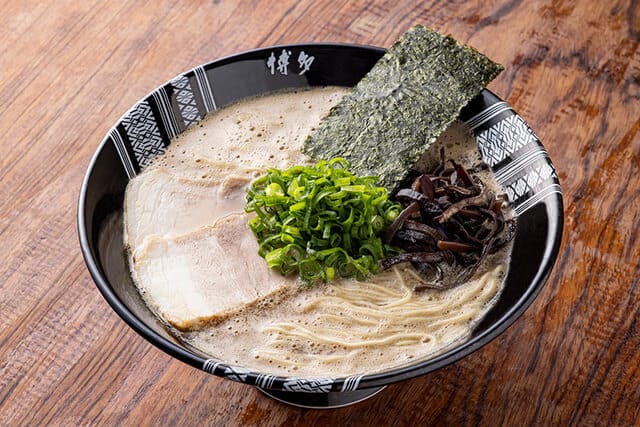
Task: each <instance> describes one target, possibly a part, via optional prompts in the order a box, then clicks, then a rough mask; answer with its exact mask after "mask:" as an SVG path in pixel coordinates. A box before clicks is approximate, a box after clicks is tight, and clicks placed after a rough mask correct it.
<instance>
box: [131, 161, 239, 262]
mask: <svg viewBox="0 0 640 427" xmlns="http://www.w3.org/2000/svg"><path fill="white" fill-rule="evenodd" d="M250 179H251V178H250V177H249V176H246V175H245V176H236V175H233V174H229V175H228V176H227V178H226V179H225V180H224V181H222V182H217V181H211V180H206V179H203V180H190V179H185V178H183V177H179V176H175V175H174V174H173V173H171V172H170V171H168V170H165V169H162V168H155V169H152V170H149V171H146V172H145V179H139V178H134V179H133V180H131V181H130V182H129V185H128V187H127V192H126V194H125V200H124V205H125V211H126V215H125V224H124V226H125V241H126V242H127V243H128V245H129V247H130V248H131V252H132V254H134V255H135V254H136V251H137V250H138V248H139V247H140V246H141V245H142V243H143V241H144V240H145V239H146V238H150V237H152V236H161V237H162V236H164V237H172V236H179V235H182V234H185V233H189V232H191V231H194V230H198V229H200V228H201V227H204V226H207V225H211V224H213V223H214V221H215V220H216V218H220V217H222V216H224V215H228V214H229V213H232V212H242V211H243V208H244V205H245V203H246V200H245V198H246V193H245V189H244V186H245V185H246V184H248V183H249V181H250Z"/></svg>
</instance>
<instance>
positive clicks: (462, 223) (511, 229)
mask: <svg viewBox="0 0 640 427" xmlns="http://www.w3.org/2000/svg"><path fill="white" fill-rule="evenodd" d="M440 159H441V160H440V164H439V165H438V167H437V168H436V169H435V170H434V172H433V173H432V174H422V175H420V176H418V177H417V178H415V179H414V180H413V182H412V183H411V186H410V188H403V189H401V190H399V191H398V192H397V193H396V195H395V199H396V200H397V201H398V202H400V203H401V204H402V205H403V206H404V210H403V211H402V212H401V213H400V215H398V217H397V218H396V220H395V221H394V223H393V224H391V225H390V226H389V227H388V229H387V232H386V234H385V236H384V237H385V243H387V244H391V245H394V246H397V247H399V248H401V249H402V250H403V251H404V252H403V253H401V254H400V255H397V256H394V257H391V258H387V259H383V260H380V268H381V269H383V270H384V269H387V268H390V267H391V266H393V265H395V264H399V263H403V262H410V263H411V264H412V265H413V267H414V269H415V271H416V272H417V273H418V274H419V276H420V278H421V284H420V285H419V286H418V287H416V290H420V289H424V288H437V289H449V288H452V287H454V286H456V285H459V284H461V283H464V282H466V281H467V280H469V279H470V278H471V277H472V276H473V274H474V273H475V272H476V270H477V269H478V267H479V266H480V265H481V264H482V262H483V261H484V259H485V258H486V257H487V255H489V254H492V253H495V252H496V251H497V250H499V249H500V248H502V247H503V246H504V245H505V244H507V243H508V242H509V241H510V240H511V239H513V236H514V235H515V221H514V220H513V219H505V216H504V210H505V208H506V206H507V203H508V200H507V196H506V195H504V194H500V195H497V196H496V195H495V194H494V193H493V191H491V190H489V189H488V188H486V186H485V185H484V184H483V183H482V181H481V180H480V178H478V176H477V175H474V174H473V173H472V172H471V171H469V170H467V169H465V168H464V167H463V166H462V165H460V164H458V163H456V162H455V161H453V160H449V161H446V160H445V154H444V150H441V151H440ZM484 168H486V166H484V165H482V166H480V167H479V169H484Z"/></svg>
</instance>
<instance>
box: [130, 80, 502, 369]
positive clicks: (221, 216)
mask: <svg viewBox="0 0 640 427" xmlns="http://www.w3.org/2000/svg"><path fill="white" fill-rule="evenodd" d="M346 92H347V90H346V89H344V88H336V87H329V88H318V89H311V90H304V91H292V92H286V93H276V94H271V95H267V96H263V97H258V98H252V99H247V100H243V101H241V102H238V103H236V104H233V105H231V106H228V107H226V108H224V109H221V110H218V111H216V112H213V113H210V114H209V115H208V116H207V118H206V119H205V120H203V121H202V122H201V123H200V124H199V125H197V126H194V127H192V128H190V129H189V130H187V131H186V132H185V133H184V134H182V135H180V136H179V137H178V138H176V139H175V140H174V141H172V143H171V145H170V147H169V148H168V150H167V152H166V153H165V154H164V155H162V156H160V157H158V158H156V159H155V160H154V161H153V163H152V164H151V166H149V167H148V168H147V169H146V170H145V171H144V172H143V173H141V174H140V175H138V176H137V177H135V178H134V179H133V180H131V182H130V183H129V185H128V187H127V191H126V195H125V215H124V216H125V218H124V222H125V244H126V246H127V248H128V251H129V256H130V267H131V274H132V277H133V279H134V282H135V283H136V286H137V287H138V289H139V291H140V293H141V295H142V296H143V298H144V300H145V302H146V304H147V305H148V306H149V308H150V309H151V310H152V311H153V312H154V313H155V314H156V315H157V316H158V317H159V318H160V319H161V320H162V321H163V322H164V323H165V324H166V325H167V327H168V328H169V329H170V330H171V331H172V333H174V335H176V336H177V337H178V338H179V339H180V340H182V341H183V342H184V343H185V344H186V345H188V346H191V347H193V348H197V349H198V350H200V351H202V352H204V353H206V354H209V355H210V356H211V357H215V358H218V359H221V360H222V361H224V362H226V363H228V364H232V365H240V366H243V367H246V368H249V369H251V370H255V371H259V372H268V373H271V374H279V375H294V376H330V377H336V376H347V375H353V374H362V373H370V372H375V371H382V370H386V369H389V368H392V367H398V366H401V365H405V364H407V363H412V362H415V361H416V360H420V359H425V358H428V357H430V356H433V355H435V354H437V353H440V352H443V351H444V350H446V349H448V348H450V347H452V346H453V345H456V344H459V343H460V342H462V341H464V340H465V339H468V337H469V336H470V334H471V332H472V330H473V328H474V326H475V325H477V323H478V322H479V321H480V320H481V319H482V317H483V316H484V315H485V314H486V312H487V311H488V310H489V309H490V308H491V306H492V305H493V303H494V302H495V301H496V299H497V297H498V295H499V294H500V291H501V288H502V285H503V282H504V277H505V275H506V269H507V266H508V251H509V247H508V246H507V247H506V248H505V249H504V250H502V251H501V252H498V253H496V254H495V255H492V256H491V257H489V258H488V259H487V262H486V263H485V265H483V266H482V267H481V268H480V269H479V271H478V273H477V274H476V276H475V277H474V278H473V279H472V280H471V281H469V282H468V283H465V284H463V285H460V286H457V287H455V288H453V289H450V290H445V291H438V290H423V291H414V287H415V286H416V285H417V284H418V283H419V282H418V279H417V278H416V276H415V274H414V273H413V270H412V269H411V268H410V267H407V266H396V267H395V268H393V269H390V270H388V271H385V272H382V273H380V274H378V275H376V276H372V277H370V278H369V279H368V280H366V281H363V282H359V281H356V280H352V279H349V280H347V279H342V280H335V281H333V282H331V283H329V284H326V285H321V286H316V287H314V288H307V287H305V286H303V285H302V284H301V283H300V282H299V281H298V279H297V278H296V277H295V276H288V277H282V276H281V275H280V274H279V273H278V272H276V271H275V270H271V269H268V268H267V266H266V263H265V261H264V259H263V258H261V257H260V256H259V255H258V254H257V250H258V244H257V241H256V239H255V237H254V236H253V234H252V233H251V231H250V230H249V227H248V220H249V218H250V216H249V215H248V214H246V213H244V211H243V208H244V205H245V198H246V188H247V186H248V185H249V183H250V182H251V180H252V179H254V178H256V177H257V176H259V175H261V174H263V173H264V172H265V171H266V169H267V168H268V167H277V168H287V167H290V166H293V165H297V164H307V163H309V159H308V158H306V157H305V156H304V155H302V154H301V153H300V147H301V146H302V143H303V141H304V139H305V137H306V136H307V135H308V134H309V133H310V132H311V131H312V130H313V129H314V127H315V126H316V125H317V124H318V122H319V121H320V119H321V118H322V116H323V115H324V114H326V112H328V110H329V108H330V107H331V106H332V105H334V104H335V103H336V102H337V101H338V100H339V99H340V98H341V97H342V96H343V95H344V94H345V93H346ZM439 146H445V148H446V150H447V155H448V156H449V157H452V158H455V159H456V160H457V161H458V162H459V163H462V164H463V165H464V166H466V167H471V166H473V165H477V164H478V163H479V157H478V153H477V148H476V145H475V142H474V140H473V138H472V137H471V136H470V135H469V134H468V133H467V131H466V130H465V129H464V127H463V126H462V125H461V124H454V125H453V126H451V127H450V128H449V130H448V131H447V132H446V133H445V135H443V136H442V137H441V138H440V139H439V140H438V142H437V143H436V145H435V146H434V147H433V148H432V149H431V150H430V153H431V152H433V153H438V152H439ZM423 161H424V163H427V164H428V163H429V162H432V161H434V160H433V159H430V157H429V155H427V156H426V157H425V158H424V159H423ZM481 178H482V179H483V180H484V181H485V184H487V185H489V186H493V187H494V189H495V190H496V192H497V193H500V192H502V191H501V190H500V189H499V188H497V187H496V186H497V184H496V183H495V181H494V179H493V177H492V176H491V175H489V172H485V175H481Z"/></svg>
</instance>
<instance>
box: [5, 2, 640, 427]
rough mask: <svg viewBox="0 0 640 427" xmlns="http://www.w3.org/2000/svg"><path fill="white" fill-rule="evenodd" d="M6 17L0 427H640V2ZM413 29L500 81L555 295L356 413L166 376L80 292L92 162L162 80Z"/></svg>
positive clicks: (13, 5)
mask: <svg viewBox="0 0 640 427" xmlns="http://www.w3.org/2000/svg"><path fill="white" fill-rule="evenodd" d="M1 10H2V13H0V89H1V91H0V93H1V94H2V98H1V99H0V135H1V137H0V138H1V139H0V260H1V262H0V425H23V424H24V425H45V424H46V425H93V424H101V425H123V424H124V425H139V424H145V425H196V424H205V425H235V424H242V425H246V424H249V425H253V424H268V425H281V424H285V425H291V424H302V425H306V424H309V425H336V424H343V423H344V424H349V425H392V424H396V425H425V424H436V425H489V426H493V425H598V426H599V425H634V424H635V425H640V350H639V349H640V322H639V319H640V269H639V259H640V239H639V234H640V233H639V227H638V223H639V222H640V174H639V173H638V172H639V171H640V49H639V47H638V46H639V43H640V3H639V2H637V1H634V0H620V1H617V0H607V1H599V0H576V1H574V0H566V1H565V0H532V1H528V0H524V1H523V0H492V1H486V0H473V1H453V0H452V1H444V0H441V1H437V0H431V1H423V2H409V1H404V2H403V1H400V2H396V1H387V2H383V1H378V2H376V1H353V0H334V1H332V0H314V1H311V0H309V1H275V0H274V1H232V0H214V1H208V2H204V1H201V2H198V1H186V2H176V1H168V0H158V1H111V2H102V1H82V2H78V1H71V0H58V1H48V2H47V1H42V0H21V1H18V0H7V1H3V2H2V8H1ZM415 23H422V24H424V25H426V26H429V27H432V28H434V29H436V30H439V31H441V32H444V33H451V34H452V35H453V36H454V37H456V38H457V39H459V40H461V41H463V42H465V43H468V44H471V45H473V46H475V47H476V48H478V49H480V50H481V51H483V52H485V53H486V54H488V55H489V56H490V57H491V58H493V59H495V60H497V61H498V62H501V63H502V64H504V65H505V71H504V72H503V73H502V74H501V75H500V76H499V77H498V78H497V80H496V81H494V82H493V83H492V84H491V86H490V88H491V89H492V90H493V91H495V92H496V93H497V94H499V95H500V96H501V97H503V98H505V99H506V100H507V101H508V102H509V103H510V104H511V105H512V106H513V107H514V109H515V110H516V111H518V112H519V113H520V114H521V115H522V116H523V117H524V118H525V120H527V121H528V123H529V124H530V126H531V127H532V128H533V129H534V130H535V132H536V133H537V135H538V136H539V137H540V139H541V140H542V141H543V143H544V144H545V146H546V148H547V150H548V152H549V153H550V156H551V158H552V160H553V162H554V164H555V166H556V169H557V171H558V175H559V177H560V181H561V185H562V188H563V191H564V200H565V208H566V212H565V234H564V236H563V242H562V248H561V252H560V255H559V258H558V261H557V264H556V266H555V267H554V270H553V273H552V274H551V276H550V278H549V280H548V282H547V284H546V286H545V287H544V288H543V290H542V292H541V293H540V295H539V297H538V298H537V299H536V300H535V301H534V303H533V304H532V305H531V307H530V308H529V309H528V310H527V311H526V312H525V314H524V315H523V316H522V317H521V318H520V319H519V320H518V321H517V322H516V323H515V324H514V325H513V326H512V327H510V328H509V329H508V330H507V331H506V332H505V333H503V334H502V335H501V336H499V337H498V338H497V339H495V340H494V341H492V342H491V343H490V344H489V345H487V346H485V347H484V348H482V349H481V350H479V351H477V352H475V353H473V354H472V355H470V356H468V357H467V358H465V359H463V360H461V361H459V362H457V363H455V364H453V365H451V366H449V367H446V368H444V369H441V370H439V371H436V372H433V373H431V374H429V375H425V376H423V377H419V378H416V379H413V380H410V381H406V382H404V383H400V384H395V385H392V386H390V387H388V388H387V389H386V390H384V391H383V392H382V393H380V394H378V395H377V396H375V397H374V398H372V399H370V400H368V401H365V402H363V403H360V404H357V405H354V406H351V407H347V408H343V409H337V410H329V411H319V410H305V409H298V408H294V407H288V406H285V405H282V404H280V403H277V402H275V401H273V400H271V399H269V398H267V397H266V396H264V395H263V394H261V393H260V392H259V391H257V390H256V389H253V388H251V387H248V386H244V385H241V384H239V383H235V382H231V381H226V380H222V379H220V378H218V377H214V376H211V375H209V374H206V373H204V372H202V371H200V370H196V369H193V368H191V367H189V366H187V365H185V364H183V363H182V362H179V361H177V360H175V359H172V358H171V357H169V356H168V355H166V354H164V353H163V352H161V351H160V350H158V349H156V348H155V347H153V346H152V345H150V344H149V343H147V342H146V341H145V340H144V339H142V338H141V337H140V336H138V335H137V334H136V333H135V332H133V331H132V330H131V329H130V328H129V327H128V326H126V325H125V323H124V322H123V321H122V320H120V318H119V317H118V316H117V315H116V314H115V313H114V312H113V311H112V310H111V308H110V307H109V306H108V305H107V303H106V302H105V301H104V299H103V298H102V296H101V295H100V294H99V292H98V291H97V289H96V287H95V286H94V284H93V281H92V280H91V278H90V276H89V273H88V271H87V269H86V268H85V264H84V262H83V259H82V256H81V254H80V248H79V244H78V238H77V234H76V205H77V200H78V193H79V189H80V184H81V181H82V178H83V175H84V173H85V171H86V168H87V166H88V162H89V159H90V158H91V156H92V154H93V152H94V150H95V149H96V148H97V146H98V144H99V142H100V141H101V139H102V137H103V136H104V134H105V133H106V132H107V131H108V129H109V128H110V127H111V126H112V125H113V124H114V123H115V122H116V120H117V119H118V118H119V117H120V116H121V115H122V114H123V113H124V112H125V111H126V110H127V109H128V108H129V107H130V106H131V105H133V103H135V102H136V101H137V100H139V99H140V98H142V97H143V96H145V95H146V94H147V93H148V92H149V91H150V90H152V89H154V88H155V87H156V86H158V85H160V84H162V83H164V82H165V81H166V80H168V79H170V78H171V77H173V76H175V75H177V74H179V73H180V72H183V71H185V70H188V69H190V68H192V67H194V66H196V65H198V64H200V63H203V62H207V61H210V60H212V59H215V58H218V57H221V56H224V55H228V54H231V53H234V52H238V51H242V50H246V49H251V48H255V47H261V46H269V45H273V44H278V43H287V42H303V41H337V42H355V43H362V44H373V45H379V46H388V45H389V44H390V43H392V42H393V41H394V40H395V39H396V38H397V37H398V36H399V35H400V34H401V33H402V32H404V31H405V30H406V29H408V28H409V27H410V26H412V25H413V24H415Z"/></svg>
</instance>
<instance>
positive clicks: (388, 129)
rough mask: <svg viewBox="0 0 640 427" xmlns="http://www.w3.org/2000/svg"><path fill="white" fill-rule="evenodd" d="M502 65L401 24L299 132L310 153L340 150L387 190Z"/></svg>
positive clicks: (316, 157)
mask: <svg viewBox="0 0 640 427" xmlns="http://www.w3.org/2000/svg"><path fill="white" fill-rule="evenodd" d="M501 71H502V66H501V65H499V64H496V63H494V62H493V61H491V60H490V59H489V58H487V57H486V56H484V55H482V54H481V53H479V52H478V51H476V50H475V49H473V48H471V47H467V46H462V45H460V44H458V42H457V41H456V40H455V39H454V38H453V37H451V36H443V35H441V34H439V33H437V32H435V31H433V30H430V29H427V28H425V27H423V26H415V27H413V28H412V29H410V30H409V31H407V32H406V33H405V34H404V35H402V37H400V39H399V40H398V41H397V42H396V43H395V44H394V45H393V46H391V48H389V50H388V51H387V52H386V53H385V55H384V56H383V57H382V58H381V59H380V60H379V61H378V62H377V63H376V64H375V65H374V67H373V68H372V69H371V71H369V73H368V74H367V75H366V76H365V77H364V78H363V79H362V80H361V81H360V82H359V83H358V84H357V85H356V86H355V87H354V88H353V90H352V91H351V92H350V93H349V94H347V95H345V96H344V97H343V99H342V100H341V101H340V102H339V103H338V104H337V105H336V106H334V107H333V108H332V109H331V110H330V112H329V113H328V115H327V116H326V117H325V118H323V119H322V121H321V123H320V125H319V126H318V128H317V129H316V131H314V132H313V133H312V134H311V135H309V137H308V138H307V139H306V141H305V143H304V146H303V152H304V153H306V154H308V155H309V156H310V157H312V158H313V159H314V160H320V159H331V158H333V157H344V158H346V159H347V160H348V161H349V162H350V163H351V170H352V172H353V173H355V174H358V175H377V176H379V177H380V180H379V185H381V186H383V187H385V188H387V189H388V190H389V191H391V192H393V191H394V190H395V189H396V188H397V186H398V185H399V184H400V183H401V182H402V181H403V180H404V179H405V178H406V176H407V174H408V173H409V171H410V170H411V168H412V167H413V166H414V165H415V163H416V162H417V160H418V159H419V157H420V156H421V154H422V153H424V152H425V150H426V149H427V148H428V147H429V145H430V144H431V143H432V142H433V141H434V140H435V139H436V138H437V137H438V136H439V135H440V134H441V133H442V132H443V131H444V130H445V129H446V128H447V126H449V124H450V123H451V122H453V121H454V120H455V119H456V117H457V116H458V114H459V113H460V110H461V109H462V107H464V106H465V105H466V104H467V103H468V102H469V101H470V100H471V99H472V98H473V97H474V96H476V95H477V94H478V93H480V91H481V90H482V89H483V88H484V87H485V86H486V85H487V84H488V83H489V82H490V81H491V80H493V79H494V78H495V77H496V76H497V75H498V74H499V73H500V72H501Z"/></svg>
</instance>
